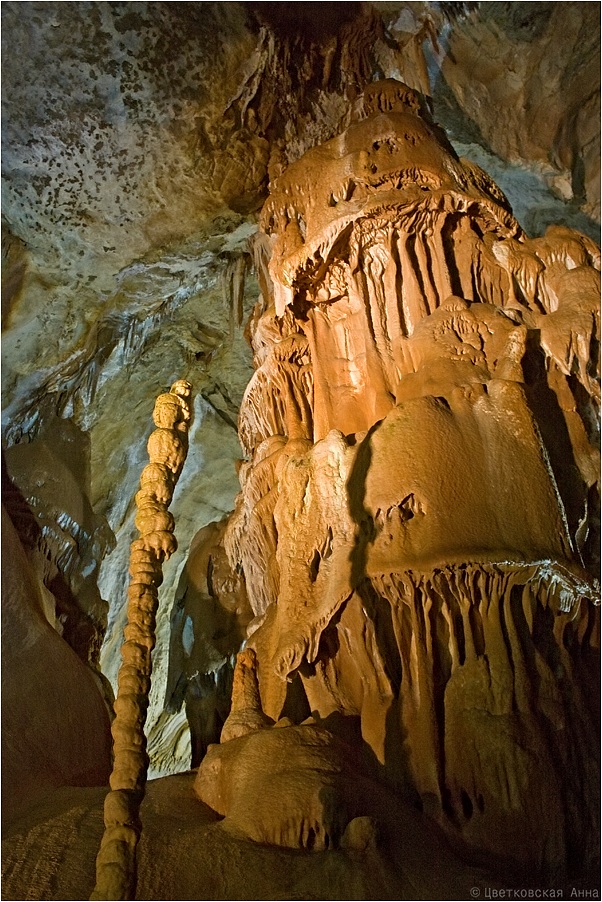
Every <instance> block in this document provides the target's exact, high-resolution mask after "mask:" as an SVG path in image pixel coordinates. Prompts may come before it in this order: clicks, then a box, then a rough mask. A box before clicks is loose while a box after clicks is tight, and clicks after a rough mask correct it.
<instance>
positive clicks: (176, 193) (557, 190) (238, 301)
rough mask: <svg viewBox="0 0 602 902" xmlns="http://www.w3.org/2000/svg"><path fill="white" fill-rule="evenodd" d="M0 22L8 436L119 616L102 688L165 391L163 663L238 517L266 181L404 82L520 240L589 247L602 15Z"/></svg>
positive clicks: (86, 600)
mask: <svg viewBox="0 0 602 902" xmlns="http://www.w3.org/2000/svg"><path fill="white" fill-rule="evenodd" d="M2 16H3V34H2V40H3V104H4V109H3V130H2V138H3V158H2V163H3V208H2V209H3V238H2V245H3V248H2V249H3V295H2V327H3V342H2V354H3V365H2V376H3V388H2V391H3V403H2V407H3V418H2V431H3V446H4V449H5V454H6V460H7V466H8V470H9V473H10V475H11V477H12V478H13V480H14V481H15V482H16V483H17V485H18V487H19V489H20V490H21V492H22V493H23V495H24V496H25V499H26V500H27V502H28V504H29V505H30V507H31V508H32V510H33V512H34V514H35V516H36V517H37V519H38V522H39V524H40V526H41V528H42V530H46V532H45V535H46V537H47V543H48V546H49V548H50V549H51V551H52V554H53V555H54V558H55V560H56V561H58V564H57V566H58V569H59V570H61V568H62V571H63V575H64V577H65V579H66V581H67V583H68V584H69V585H70V587H71V591H72V593H73V595H74V596H75V597H76V598H77V601H78V603H79V604H80V605H81V606H82V607H83V608H84V610H86V612H87V613H88V614H89V615H90V617H91V618H92V619H93V620H95V621H97V622H98V623H100V624H103V625H104V622H106V621H107V619H108V622H109V629H108V633H107V642H106V646H105V652H104V665H103V666H104V669H105V671H106V672H107V673H108V675H109V676H111V677H113V676H114V674H115V671H116V667H117V663H118V662H117V656H116V655H115V654H114V652H115V649H116V648H117V646H118V644H119V636H120V629H118V628H117V627H118V626H119V625H120V624H121V622H122V619H120V612H121V611H122V607H123V602H124V600H125V583H126V579H127V554H128V548H129V542H130V539H131V537H132V534H133V528H134V527H133V518H134V507H133V496H134V493H135V491H136V485H137V480H138V477H139V474H140V470H141V468H142V466H143V465H144V462H145V442H146V438H147V436H148V433H149V431H150V427H151V424H150V412H151V410H152V406H153V401H154V398H155V396H156V395H157V394H158V393H159V392H161V391H165V390H166V388H167V387H168V386H169V385H170V383H171V382H173V381H174V380H175V379H188V380H190V382H191V383H192V384H193V394H194V398H195V401H194V407H195V411H194V422H193V426H192V429H191V434H190V455H189V459H188V463H187V466H186V470H185V472H184V475H183V477H182V480H181V482H180V485H179V487H178V491H177V495H176V498H175V499H174V506H173V512H174V516H175V518H176V523H177V528H176V535H177V537H178V540H179V543H180V549H181V550H180V552H179V554H178V555H175V556H174V558H173V559H172V561H171V562H170V565H169V570H168V571H166V581H165V588H164V592H165V598H166V599H167V601H166V609H167V613H166V614H164V620H165V623H166V624H167V625H166V626H165V628H164V630H163V632H161V630H160V631H159V654H161V652H162V651H163V653H166V648H167V643H168V632H169V630H168V623H169V606H170V604H171V601H170V600H169V599H173V597H174V593H176V594H177V580H178V572H179V568H181V565H182V560H183V557H182V556H183V554H184V553H185V551H186V549H187V548H188V546H189V544H190V541H191V539H192V537H193V536H194V534H195V533H196V532H197V530H198V529H200V528H201V527H203V526H205V525H206V524H208V523H211V522H212V521H215V520H219V519H220V518H221V517H223V516H224V514H226V513H227V512H228V511H230V510H231V509H232V506H233V501H234V496H235V494H236V491H237V489H238V480H237V474H236V469H235V461H236V459H237V458H240V457H241V453H242V452H241V449H240V445H239V443H238V437H237V434H236V422H237V415H238V407H239V404H240V400H241V397H242V393H243V391H244V388H245V386H246V384H247V382H248V380H249V378H250V375H251V372H252V368H251V351H250V348H249V346H248V343H247V341H246V339H245V323H246V321H247V320H248V318H249V316H250V314H251V310H252V308H253V305H254V303H255V301H256V299H257V296H258V293H259V288H258V284H257V276H256V267H255V265H254V259H255V258H256V255H257V254H259V253H261V251H262V249H261V247H260V246H258V244H257V241H256V235H257V221H258V214H259V211H260V209H261V206H262V204H263V202H264V200H265V199H266V197H267V188H268V183H269V181H270V179H274V178H275V177H276V176H278V175H279V174H280V173H281V172H282V170H283V169H284V168H285V166H286V165H288V164H289V163H291V162H294V161H295V160H297V159H298V158H299V157H300V156H301V155H302V154H303V153H304V152H305V151H306V150H308V149H309V148H311V147H312V146H315V145H316V144H317V143H319V142H322V141H324V140H327V139H328V138H330V137H332V136H333V135H335V134H337V133H338V132H339V131H340V130H341V128H342V127H345V126H346V125H347V124H348V116H349V109H350V106H351V104H352V103H353V100H354V99H355V97H356V96H357V95H358V94H359V93H360V92H361V90H362V89H363V87H364V86H365V85H366V84H367V83H369V82H370V81H373V80H375V79H377V78H382V77H387V78H391V77H393V78H399V79H402V80H404V81H405V82H406V83H407V84H408V85H410V87H413V88H416V89H418V90H419V91H422V92H423V93H424V94H426V95H427V96H428V97H430V102H431V103H432V107H433V110H434V115H435V118H436V119H437V120H438V121H439V122H440V123H441V124H442V125H443V126H444V127H445V128H446V129H447V131H448V134H449V136H450V138H451V140H452V143H453V144H454V146H455V147H456V150H457V151H458V153H459V154H460V155H464V156H467V157H469V158H471V159H473V160H475V161H476V162H477V163H479V164H480V165H482V166H484V167H485V168H486V169H487V170H488V171H489V172H490V173H491V175H492V176H493V177H494V179H495V180H496V181H497V182H498V184H500V186H501V187H502V188H503V190H504V191H505V192H506V194H507V196H508V197H509V199H510V202H511V204H512V206H513V209H514V212H515V214H516V216H517V218H518V219H519V221H520V222H521V224H522V225H523V227H524V228H525V229H526V231H527V232H528V233H530V234H531V235H537V234H541V233H542V232H543V231H544V230H545V227H546V226H547V225H548V224H549V223H550V222H557V223H566V224H568V225H571V226H573V227H575V228H578V229H580V230H581V231H583V232H585V233H586V234H588V235H589V236H590V237H593V238H594V239H596V240H598V235H599V228H598V222H599V216H600V199H599V190H600V189H599V179H600V176H599V163H600V128H599V126H600V114H599V96H600V89H599V83H600V60H599V47H600V27H599V6H598V4H593V3H572V4H556V3H422V2H416V3H414V2H383V3H348V4H330V3H294V4H285V3H237V2H228V3H206V2H203V3H195V2H192V3H167V2H151V3H145V2H144V3H141V2H135V3H134V2H110V3H103V2H86V3H80V2H76V3H57V2H40V3H38V2H33V3H18V2H10V0H9V2H4V3H3V4H2ZM66 552H69V553H66ZM103 558H104V563H102V565H101V559H103ZM159 691H160V690H157V692H159ZM161 691H163V690H161ZM161 704H162V702H161V700H160V696H159V695H157V698H156V699H155V703H154V705H155V707H154V708H153V711H154V716H155V718H157V717H159V714H160V710H161ZM174 729H175V728H174ZM167 733H168V734H169V736H168V738H169V744H171V746H172V747H173V746H174V743H175V742H176V739H177V737H174V735H173V732H172V733H169V730H167Z"/></svg>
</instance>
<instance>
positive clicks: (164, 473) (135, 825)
mask: <svg viewBox="0 0 602 902" xmlns="http://www.w3.org/2000/svg"><path fill="white" fill-rule="evenodd" d="M190 391H191V385H190V383H189V382H186V381H184V380H179V381H177V382H174V384H173V385H172V387H171V389H170V391H169V392H165V393H164V394H161V395H159V397H158V398H157V400H156V402H155V408H154V410H153V421H154V424H155V426H156V427H157V428H156V429H155V431H154V432H152V433H151V435H150V438H149V440H148V445H147V448H148V455H149V458H150V463H149V464H147V466H146V467H145V468H144V470H143V471H142V475H141V477H140V491H139V492H138V493H137V495H136V506H137V509H138V512H137V515H136V520H135V523H136V527H137V529H138V531H139V533H140V537H139V538H138V539H136V540H135V541H134V542H132V546H131V551H130V576H131V581H130V587H129V590H128V622H127V626H126V627H125V630H124V638H125V641H124V643H123V645H122V648H121V657H122V664H121V668H120V670H119V680H118V691H117V698H116V699H115V705H114V707H115V720H114V721H113V726H112V733H113V754H114V761H113V770H112V772H111V777H110V781H109V782H110V786H111V791H110V792H109V794H108V795H107V797H106V800H105V806H104V815H105V832H104V835H103V838H102V843H101V847H100V851H99V853H98V857H97V859H96V886H95V888H94V892H93V894H92V896H91V898H92V899H133V898H134V895H133V894H134V892H135V885H136V866H135V853H136V845H137V842H138V838H139V835H140V830H141V824H140V816H139V811H140V804H141V802H142V797H143V795H144V787H145V784H146V774H147V769H148V755H147V752H146V737H145V734H144V722H145V719H146V712H147V708H148V692H149V688H150V676H151V670H152V661H151V653H152V650H153V648H154V646H155V618H156V613H157V607H158V601H159V595H158V589H159V586H160V585H161V582H162V581H163V575H162V568H163V562H164V561H166V560H167V559H168V558H169V557H170V556H171V555H172V554H173V552H174V551H175V550H176V547H177V543H176V539H175V537H174V535H173V529H174V520H173V517H172V515H171V514H170V513H169V511H168V510H167V508H168V505H169V504H170V503H171V499H172V496H173V492H174V488H175V485H176V482H177V481H178V478H179V476H180V473H181V471H182V467H183V466H184V461H185V459H186V452H187V450H188V426H189V423H190V419H191V415H192V412H191V408H190Z"/></svg>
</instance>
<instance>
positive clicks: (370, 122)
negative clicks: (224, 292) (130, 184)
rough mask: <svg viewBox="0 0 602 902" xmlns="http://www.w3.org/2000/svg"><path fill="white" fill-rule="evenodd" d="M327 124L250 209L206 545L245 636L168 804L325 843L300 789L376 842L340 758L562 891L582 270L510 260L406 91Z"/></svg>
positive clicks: (581, 646)
mask: <svg viewBox="0 0 602 902" xmlns="http://www.w3.org/2000/svg"><path fill="white" fill-rule="evenodd" d="M356 113H357V121H356V122H355V123H353V124H352V125H351V126H350V127H349V128H348V129H347V131H346V132H344V133H343V134H342V135H340V136H339V137H338V138H335V139H334V140H332V141H329V142H327V143H326V144H325V145H323V146H321V147H317V148H315V149H314V150H311V151H310V152H308V153H307V154H306V155H305V156H304V157H303V158H302V159H301V160H299V161H298V162H297V163H295V164H293V165H292V166H291V167H289V169H288V170H287V171H286V172H285V173H284V174H283V175H282V176H280V177H279V178H278V179H277V180H276V182H275V183H274V184H273V185H272V193H271V197H270V199H269V200H268V202H267V204H266V206H265V208H264V212H263V218H262V221H263V227H264V230H265V231H266V233H267V235H268V236H269V238H270V240H271V243H272V258H271V262H270V273H271V277H272V280H273V299H274V305H273V306H272V305H271V298H270V297H266V299H265V303H264V306H263V307H262V308H260V310H259V313H258V315H257V316H256V318H255V334H254V350H255V359H256V373H255V375H254V377H253V379H252V380H251V383H250V385H249V387H248V389H247V392H246V395H245V398H244V400H243V405H242V409H241V414H240V434H241V439H242V443H243V447H244V449H245V452H246V454H247V461H246V462H244V463H243V465H242V467H241V471H240V477H241V488H242V491H241V495H240V496H239V500H238V503H237V508H236V511H235V512H234V514H233V516H232V518H231V521H230V524H229V527H228V529H227V531H226V535H225V539H224V545H225V549H226V551H227V553H228V555H229V557H230V562H231V564H232V566H233V567H235V568H237V570H238V571H239V572H240V571H242V572H243V573H244V577H245V581H246V586H247V592H248V596H249V601H250V604H251V606H252V608H253V612H254V614H255V619H254V621H253V622H252V623H251V625H250V627H249V638H248V647H247V650H245V652H244V653H243V656H242V657H239V661H238V664H237V669H236V672H235V686H236V687H238V688H237V692H236V694H235V699H234V703H233V711H232V714H231V717H230V719H229V720H228V721H226V724H225V726H224V731H223V734H222V743H221V745H219V746H213V747H211V748H210V750H209V753H208V755H207V758H206V759H205V761H204V762H203V763H202V765H201V767H200V770H199V776H198V780H197V792H198V794H199V795H200V797H201V798H202V799H203V800H205V801H206V802H208V804H210V805H212V806H213V807H215V808H216V810H218V811H219V812H220V813H221V814H224V815H226V823H227V824H228V823H230V824H231V825H232V826H233V827H234V828H236V829H238V830H242V831H243V833H244V834H245V835H248V836H249V837H251V838H253V839H257V840H260V841H262V842H265V841H268V842H273V843H276V844H278V843H280V844H283V845H291V844H293V845H295V844H297V845H299V846H302V847H308V846H312V845H314V844H315V846H316V847H317V848H324V847H325V846H326V845H328V843H331V844H332V843H334V844H336V843H337V842H339V841H341V838H342V836H343V831H344V828H345V823H336V824H334V823H333V822H332V819H331V816H330V813H329V812H330V811H331V809H330V808H328V806H327V808H328V810H327V809H326V808H323V809H319V807H317V806H316V799H318V798H320V797H321V796H320V791H319V786H322V788H323V789H324V794H325V795H324V797H327V798H328V800H329V805H332V806H333V810H334V809H336V808H337V806H339V807H340V809H341V811H344V812H347V820H348V821H349V820H353V818H355V817H358V816H360V817H361V816H366V817H377V818H378V812H377V811H376V808H375V806H374V805H371V803H370V799H369V793H368V795H366V794H362V793H360V794H359V795H358V797H357V799H356V802H357V804H355V805H353V806H351V808H350V807H349V798H348V787H347V786H346V780H345V779H343V780H340V779H337V780H332V779H331V777H330V776H329V770H328V767H327V766H326V763H325V762H327V761H330V764H331V766H332V768H333V769H334V770H336V771H337V773H338V774H341V773H344V772H345V771H344V767H345V765H344V764H342V763H341V762H342V761H344V760H345V756H346V755H347V754H349V755H351V758H352V757H353V756H354V755H355V756H357V755H359V756H360V758H362V760H363V761H364V765H365V766H367V767H368V770H369V771H370V773H371V775H372V777H373V778H378V779H379V780H380V781H382V782H384V784H385V785H387V786H389V787H391V788H394V789H395V790H396V791H398V792H400V793H402V794H405V795H406V796H409V797H413V798H415V799H418V800H420V804H421V807H422V808H423V810H424V811H425V812H427V813H428V814H429V815H430V816H431V817H432V818H433V819H435V820H436V821H437V822H438V823H439V825H440V826H441V827H443V829H444V830H445V831H446V833H447V834H448V836H449V838H450V840H451V841H452V842H453V843H454V844H455V845H456V846H457V847H458V848H459V849H460V850H461V851H462V854H468V855H473V854H474V855H475V860H477V861H478V860H480V857H481V856H483V855H487V856H489V858H490V860H491V861H494V862H497V863H499V864H500V866H503V867H504V868H506V869H510V870H512V869H513V868H514V869H515V870H516V872H517V873H523V874H527V873H537V874H538V875H540V876H541V875H546V876H547V877H550V876H558V875H561V874H566V873H568V872H570V871H571V869H575V870H577V871H578V870H579V869H580V868H584V867H587V866H588V864H589V863H590V862H591V860H592V859H593V856H594V855H595V854H596V844H597V840H596V835H597V832H596V819H597V811H598V805H597V802H596V801H595V799H594V798H593V797H592V796H595V791H594V792H593V793H592V791H591V787H592V786H596V785H597V771H598V769H597V765H596V763H595V762H594V761H593V760H592V751H591V750H592V748H594V747H595V733H594V730H593V726H592V711H591V708H590V706H589V703H588V697H587V696H588V693H589V692H590V690H591V653H592V652H591V649H592V647H593V646H595V645H596V644H597V638H596V636H597V609H596V608H595V606H594V603H593V602H594V601H595V595H594V581H593V580H592V577H591V572H594V570H595V565H596V561H595V549H596V539H595V534H594V533H595V525H596V514H595V510H596V509H599V504H598V500H597V499H598V494H597V493H598V472H599V466H598V461H599V458H598V456H597V452H596V450H595V443H594V436H593V427H592V424H593V423H594V422H595V421H596V418H597V415H598V413H599V353H598V349H599V337H600V335H599V313H598V302H599V286H600V274H599V267H600V262H599V260H600V258H599V252H598V250H597V248H596V247H595V246H594V245H593V244H592V242H591V241H590V240H589V239H587V238H585V237H584V236H582V235H580V234H578V233H576V232H573V231H571V230H569V229H566V228H561V227H556V228H550V229H549V230H548V232H547V233H546V235H545V236H544V237H543V238H537V239H528V238H527V237H526V236H525V235H524V233H523V232H522V230H521V228H520V226H519V225H518V223H517V222H516V220H515V219H514V218H513V216H512V213H511V210H510V208H509V205H508V203H507V201H506V200H505V198H504V197H503V195H502V193H501V192H500V191H499V189H498V188H497V187H496V186H495V185H494V184H493V183H492V181H491V180H490V179H489V178H488V176H487V175H486V174H485V173H484V172H482V171H481V170H480V169H478V167H475V166H473V165H471V164H469V163H467V162H466V161H462V160H460V159H458V158H457V156H456V155H455V153H454V151H453V149H452V148H451V146H450V145H449V144H448V142H447V140H446V138H445V136H444V135H442V134H441V132H440V130H439V129H438V128H437V127H436V126H435V125H434V124H433V123H432V122H431V121H430V118H429V116H428V114H427V113H426V112H425V110H424V109H423V106H422V101H421V99H420V98H419V96H418V95H417V94H416V93H415V92H414V91H411V90H410V89H409V88H407V87H406V86H404V85H401V84H399V83H396V82H390V81H388V82H382V83H378V84H375V85H372V86H370V88H369V89H368V90H367V91H366V93H365V94H364V96H363V98H361V99H360V102H359V103H358V105H357V111H356ZM588 568H589V570H588ZM255 681H256V685H255ZM241 698H242V699H243V701H242V702H241ZM354 730H355V731H356V732H355V733H353V731H354ZM316 731H317V732H316ZM352 734H353V738H352V740H350V736H351V735H352ZM318 736H319V737H320V738H319V744H320V751H319V754H318V753H316V752H315V743H316V742H318V738H317V737H318ZM325 737H326V738H325ZM328 737H329V738H328ZM348 744H349V745H350V747H351V748H352V751H350V752H346V751H345V749H346V748H347V745H348ZM304 749H305V752H304V751H303V750H304ZM305 753H306V754H305ZM304 754H305V758H304ZM288 755H290V766H289V767H288V768H284V767H283V765H282V764H281V762H282V761H283V760H286V759H287V756H288ZM316 755H317V756H318V758H319V763H316V761H317V759H316V760H315V761H314V758H315V756H316ZM351 758H349V759H348V760H351ZM314 765H315V766H314ZM310 772H311V773H312V775H313V776H312V779H309V777H308V774H309V773H310ZM271 779H273V781H274V785H275V786H277V788H278V792H279V793H281V794H282V795H286V796H287V798H290V799H291V803H290V809H289V811H288V813H287V817H288V820H287V821H286V824H283V813H282V811H281V810H279V806H278V805H277V804H276V802H275V801H274V800H273V796H272V794H270V796H269V797H270V798H271V799H272V803H271V802H269V801H266V799H265V798H264V797H262V796H261V792H264V790H265V787H266V786H269V785H270V780H271ZM316 781H317V785H318V788H316ZM254 787H255V788H254ZM257 787H264V789H261V790H260V789H258V788H257ZM586 787H587V789H586ZM287 794H288V795H287ZM344 820H345V817H344ZM308 831H309V833H308ZM308 835H310V837H311V839H310V840H308ZM295 837H296V839H295ZM326 837H328V841H327V840H326V839H325V838H326ZM317 838H319V840H318V839H317Z"/></svg>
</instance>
